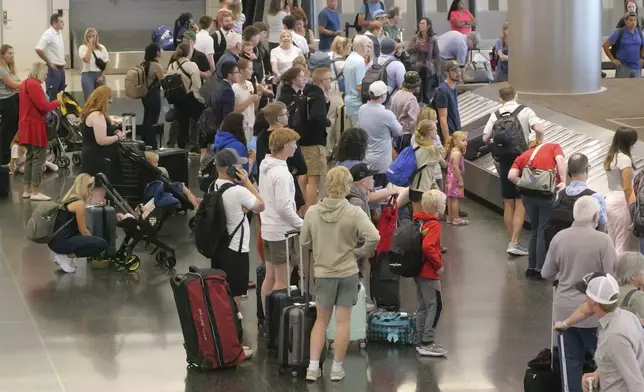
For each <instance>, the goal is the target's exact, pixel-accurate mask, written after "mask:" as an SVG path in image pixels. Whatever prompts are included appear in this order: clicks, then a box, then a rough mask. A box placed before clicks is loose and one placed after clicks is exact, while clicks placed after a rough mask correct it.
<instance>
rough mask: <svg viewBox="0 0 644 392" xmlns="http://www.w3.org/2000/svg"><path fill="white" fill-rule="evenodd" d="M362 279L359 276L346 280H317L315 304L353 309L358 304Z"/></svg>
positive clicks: (352, 276) (348, 277) (349, 277)
mask: <svg viewBox="0 0 644 392" xmlns="http://www.w3.org/2000/svg"><path fill="white" fill-rule="evenodd" d="M359 289H360V278H359V276H358V274H355V275H351V276H347V277H346V278H316V279H315V303H316V304H318V305H320V306H322V307H324V308H332V307H334V306H346V307H348V308H351V307H353V306H354V305H355V304H356V303H358V291H359Z"/></svg>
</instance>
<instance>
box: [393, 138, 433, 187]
mask: <svg viewBox="0 0 644 392" xmlns="http://www.w3.org/2000/svg"><path fill="white" fill-rule="evenodd" d="M419 148H420V147H416V148H414V147H412V146H409V147H405V149H404V150H402V151H401V152H400V154H399V155H398V157H397V158H396V160H395V161H394V162H393V163H392V164H391V165H390V166H389V169H387V173H386V174H387V181H389V182H390V183H392V184H394V185H397V186H403V187H408V186H410V185H411V180H412V179H413V178H414V175H415V174H416V173H417V172H419V171H420V170H423V169H424V168H425V166H427V165H423V166H422V167H419V168H416V150H418V149H419Z"/></svg>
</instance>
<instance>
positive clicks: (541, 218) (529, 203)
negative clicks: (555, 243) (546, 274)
mask: <svg viewBox="0 0 644 392" xmlns="http://www.w3.org/2000/svg"><path fill="white" fill-rule="evenodd" d="M521 199H522V200H523V206H524V207H525V212H526V214H528V218H530V232H531V235H530V247H529V248H528V252H529V253H528V268H530V269H536V270H537V271H541V268H542V267H543V263H544V262H545V261H546V251H547V249H546V237H545V230H546V224H547V223H548V219H550V213H551V212H552V198H545V197H544V198H542V197H532V196H522V198H521Z"/></svg>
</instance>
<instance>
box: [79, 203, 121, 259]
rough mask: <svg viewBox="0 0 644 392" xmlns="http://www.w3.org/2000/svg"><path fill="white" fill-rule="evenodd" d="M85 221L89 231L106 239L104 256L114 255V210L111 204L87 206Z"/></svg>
mask: <svg viewBox="0 0 644 392" xmlns="http://www.w3.org/2000/svg"><path fill="white" fill-rule="evenodd" d="M85 223H86V225H87V229H89V231H90V233H92V235H94V236H96V237H100V238H102V239H104V240H105V241H107V244H108V246H107V250H106V251H105V255H104V256H105V257H114V256H116V211H115V210H114V207H111V206H87V207H86V208H85Z"/></svg>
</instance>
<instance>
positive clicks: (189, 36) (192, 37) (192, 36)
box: [183, 30, 197, 41]
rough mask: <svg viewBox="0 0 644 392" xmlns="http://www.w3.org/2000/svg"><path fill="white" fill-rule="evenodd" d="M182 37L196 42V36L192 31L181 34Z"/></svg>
mask: <svg viewBox="0 0 644 392" xmlns="http://www.w3.org/2000/svg"><path fill="white" fill-rule="evenodd" d="M183 36H184V37H186V38H190V40H192V41H196V40H197V34H195V32H194V31H192V30H186V32H185V33H183Z"/></svg>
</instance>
